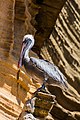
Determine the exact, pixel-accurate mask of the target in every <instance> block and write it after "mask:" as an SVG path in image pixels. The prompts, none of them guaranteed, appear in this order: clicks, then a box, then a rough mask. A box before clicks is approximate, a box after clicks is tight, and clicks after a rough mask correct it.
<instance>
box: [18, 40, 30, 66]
mask: <svg viewBox="0 0 80 120" xmlns="http://www.w3.org/2000/svg"><path fill="white" fill-rule="evenodd" d="M30 44H31V39H27V41H25V42H23V43H22V48H21V53H20V58H19V61H18V68H20V67H22V65H23V58H24V54H25V52H26V50H27V49H29V47H30Z"/></svg>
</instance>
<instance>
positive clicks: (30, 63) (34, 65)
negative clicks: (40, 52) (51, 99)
mask: <svg viewBox="0 0 80 120" xmlns="http://www.w3.org/2000/svg"><path fill="white" fill-rule="evenodd" d="M34 41H35V40H34V37H33V35H30V34H28V35H25V36H24V38H23V41H22V49H21V54H20V58H19V62H18V67H21V66H22V65H24V67H25V69H26V71H27V72H28V74H29V75H30V76H32V77H36V78H37V79H38V80H42V81H44V82H43V84H42V87H41V88H45V83H46V82H47V81H48V80H49V79H51V80H52V81H53V83H55V84H59V85H62V86H64V87H65V88H66V87H67V83H66V79H65V77H64V75H63V74H62V73H61V72H60V70H59V69H58V67H57V66H55V65H54V64H52V63H50V62H49V61H47V60H43V59H38V58H35V57H29V51H30V49H31V48H32V47H33V45H34Z"/></svg>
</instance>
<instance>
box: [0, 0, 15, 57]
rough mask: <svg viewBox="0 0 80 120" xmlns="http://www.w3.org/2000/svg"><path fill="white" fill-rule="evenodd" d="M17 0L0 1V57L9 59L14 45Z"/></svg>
mask: <svg viewBox="0 0 80 120" xmlns="http://www.w3.org/2000/svg"><path fill="white" fill-rule="evenodd" d="M14 6H15V0H7V1H6V2H5V0H2V1H1V0H0V57H2V58H4V57H8V56H9V53H10V52H11V48H12V45H13V32H14V28H13V26H14Z"/></svg>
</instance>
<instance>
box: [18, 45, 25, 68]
mask: <svg viewBox="0 0 80 120" xmlns="http://www.w3.org/2000/svg"><path fill="white" fill-rule="evenodd" d="M24 48H25V47H24V45H23V44H22V47H21V53H20V57H19V61H18V68H20V67H22V65H23V56H24V51H25V50H24Z"/></svg>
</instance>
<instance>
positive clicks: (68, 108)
mask: <svg viewBox="0 0 80 120" xmlns="http://www.w3.org/2000/svg"><path fill="white" fill-rule="evenodd" d="M65 2H66V3H65ZM62 7H63V8H62ZM61 9H62V10H61ZM0 11H1V12H0V16H1V17H0V38H1V40H0V119H1V120H15V119H17V118H18V117H19V115H20V113H21V111H22V107H23V106H24V103H25V101H27V100H28V99H29V98H31V96H32V93H34V92H35V91H36V89H37V88H38V87H40V83H37V82H35V83H34V81H33V80H32V78H31V77H30V76H29V75H28V74H27V73H26V72H25V71H24V69H23V68H22V70H21V72H20V78H19V80H17V78H16V75H17V71H18V68H17V62H18V58H19V54H20V47H21V41H22V38H23V36H24V35H25V34H28V33H31V34H33V35H34V36H35V40H36V42H35V46H34V48H33V51H34V52H36V53H37V54H38V55H39V56H40V57H42V58H44V59H47V60H49V61H51V62H53V63H54V64H56V65H57V66H58V67H59V69H60V70H61V71H62V72H63V74H64V75H65V76H66V78H67V81H68V83H69V90H70V91H63V90H62V89H61V88H59V86H54V84H52V85H48V86H47V88H48V90H49V91H50V93H51V94H53V95H55V96H56V101H57V102H56V104H55V105H54V106H53V108H52V110H51V112H50V114H51V115H52V118H53V119H55V120H56V119H57V120H61V119H62V120H64V119H65V120H79V119H80V27H79V26H80V1H79V0H72V1H71V0H67V1H66V0H56V1H55V0H51V1H50V0H41V1H40V0H25V1H24V0H16V1H15V0H7V1H6V2H5V1H4V0H3V1H0ZM59 13H60V14H59ZM56 19H57V21H56ZM31 55H33V56H36V55H35V54H34V53H33V52H31ZM36 57H37V56H36ZM25 73H26V74H25ZM33 79H34V78H33ZM39 119H41V118H39ZM42 119H44V118H42Z"/></svg>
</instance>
